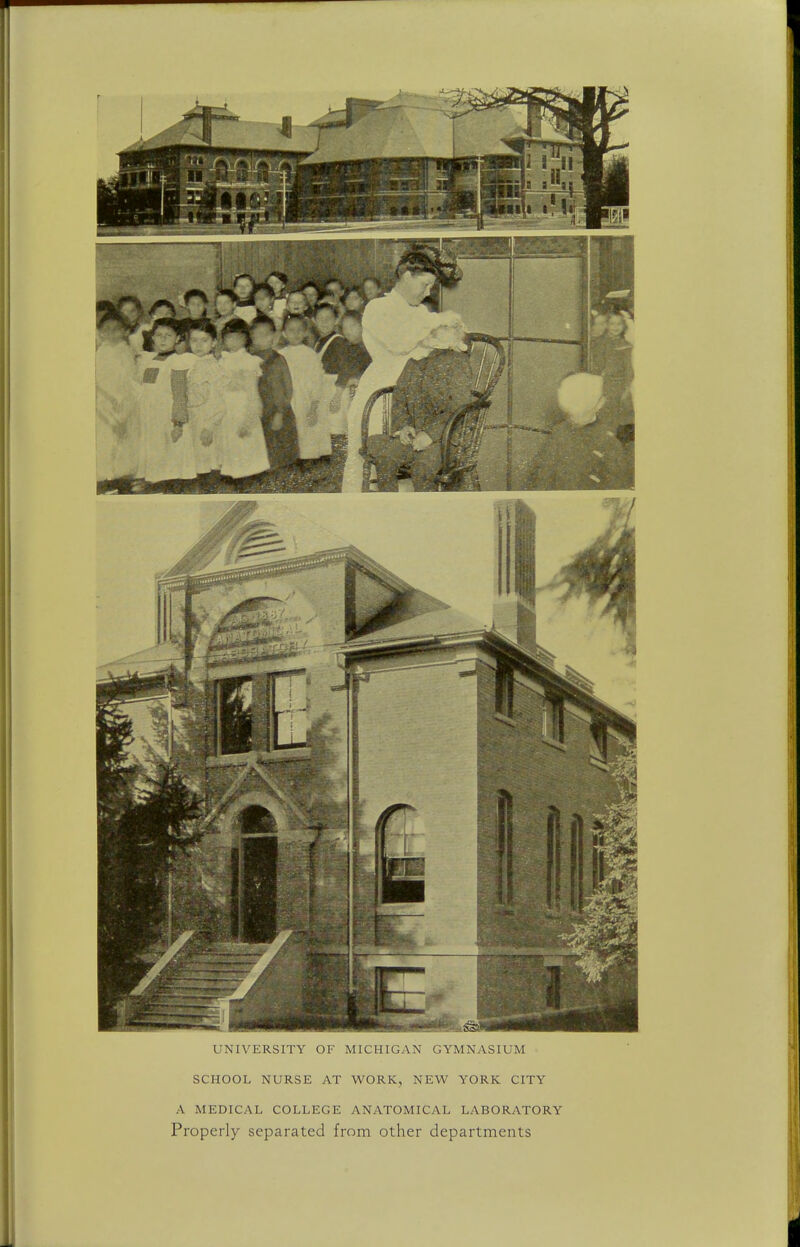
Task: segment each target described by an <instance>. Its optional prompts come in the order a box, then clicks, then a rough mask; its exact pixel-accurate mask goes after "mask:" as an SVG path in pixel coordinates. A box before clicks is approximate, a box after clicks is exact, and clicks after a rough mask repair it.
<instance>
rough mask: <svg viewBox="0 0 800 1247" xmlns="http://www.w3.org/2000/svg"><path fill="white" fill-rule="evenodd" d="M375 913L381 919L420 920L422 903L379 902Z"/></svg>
mask: <svg viewBox="0 0 800 1247" xmlns="http://www.w3.org/2000/svg"><path fill="white" fill-rule="evenodd" d="M375 913H376V914H377V915H378V916H379V917H381V918H422V917H423V916H424V914H425V902H424V901H379V902H378V904H377V905H376V906H375Z"/></svg>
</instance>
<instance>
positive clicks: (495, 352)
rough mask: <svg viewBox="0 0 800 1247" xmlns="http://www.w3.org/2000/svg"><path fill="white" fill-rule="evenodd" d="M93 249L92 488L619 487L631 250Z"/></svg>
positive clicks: (629, 434)
mask: <svg viewBox="0 0 800 1247" xmlns="http://www.w3.org/2000/svg"><path fill="white" fill-rule="evenodd" d="M96 252H97V259H96V264H97V277H96V295H97V308H96V312H97V322H96V323H97V328H96V346H97V350H96V381H97V412H96V419H97V488H98V492H100V493H111V494H127V493H135V494H142V493H144V494H150V493H238V494H241V493H245V494H252V493H256V494H258V493H340V492H341V493H361V492H380V493H386V492H389V493H392V492H394V493H400V492H426V491H427V492H447V493H456V492H460V491H475V490H479V489H488V490H507V489H513V490H526V491H527V490H536V491H540V490H541V491H562V490H601V491H602V490H626V489H633V486H634V430H635V417H634V315H635V303H634V255H633V239H632V237H631V236H630V235H620V234H613V233H608V234H593V235H589V236H587V235H585V234H572V235H569V234H545V235H535V234H527V235H503V234H483V235H479V236H472V235H467V236H460V235H459V236H455V235H450V236H444V235H438V236H434V237H430V236H428V237H420V238H417V239H414V238H407V237H399V238H382V237H374V236H365V237H360V238H354V237H348V238H338V239H337V238H327V237H326V238H321V239H320V238H312V237H305V238H295V239H288V238H287V239H284V238H280V237H277V238H270V239H246V240H244V241H242V240H233V239H231V240H215V241H210V240H209V241H201V242H193V241H177V242H171V241H166V242H161V241H159V242H135V241H134V242H131V241H127V240H126V241H124V242H114V241H108V242H101V243H98V245H97V248H96Z"/></svg>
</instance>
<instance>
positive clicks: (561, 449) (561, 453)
mask: <svg viewBox="0 0 800 1247" xmlns="http://www.w3.org/2000/svg"><path fill="white" fill-rule="evenodd" d="M604 401H605V400H604V398H603V378H602V377H599V376H596V375H595V374H594V373H590V372H575V373H571V374H570V375H569V376H568V377H565V378H564V380H563V381H562V382H561V384H560V386H559V387H558V405H559V407H560V408H561V411H562V412H563V413H564V417H565V418H564V419H563V420H561V421H560V422H559V423H558V424H557V425H555V427H554V428H553V430H552V432H551V433H550V434H549V436H548V438H547V441H546V442H545V445H544V449H543V451H542V456H541V459H540V460H539V463H538V464H537V466H536V468H535V469H534V478H533V481H532V488H533V489H552V490H555V489H632V488H633V473H632V466H631V464H630V460H629V457H628V456H626V455H625V454H624V452H623V448H622V446H621V445H620V443H619V441H618V440H617V437H616V435H615V433H614V431H613V430H609V429H607V428H605V427H604V426H603V425H602V424H601V423H598V419H597V416H598V412H599V411H600V409H601V407H602V406H603V403H604Z"/></svg>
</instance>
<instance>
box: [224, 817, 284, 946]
mask: <svg viewBox="0 0 800 1247" xmlns="http://www.w3.org/2000/svg"><path fill="white" fill-rule="evenodd" d="M231 852H232V861H231V866H232V872H231V873H232V878H231V885H232V886H231V891H232V896H231V902H232V904H231V935H232V937H233V938H234V939H236V940H241V941H242V942H243V943H246V944H267V943H269V942H270V941H271V940H274V938H275V936H276V934H277V925H276V924H277V900H278V827H277V824H276V822H275V819H274V818H273V817H272V815H271V814H270V812H269V810H265V809H264V808H263V806H260V805H251V806H248V807H247V808H246V809H244V810H242V813H241V815H240V819H239V843H238V846H234V848H233V849H232V851H231Z"/></svg>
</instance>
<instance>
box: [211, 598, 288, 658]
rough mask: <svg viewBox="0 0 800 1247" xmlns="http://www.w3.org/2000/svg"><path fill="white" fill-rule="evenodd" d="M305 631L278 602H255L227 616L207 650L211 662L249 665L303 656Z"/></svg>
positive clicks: (286, 608)
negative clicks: (261, 660) (255, 661)
mask: <svg viewBox="0 0 800 1247" xmlns="http://www.w3.org/2000/svg"><path fill="white" fill-rule="evenodd" d="M308 645H309V637H308V627H307V625H306V623H304V622H303V620H302V619H301V618H300V616H299V615H297V614H296V613H294V612H293V611H292V609H291V606H287V604H286V603H285V602H281V601H279V599H277V598H254V599H252V600H251V601H249V602H243V603H242V604H241V606H237V607H236V608H235V609H234V610H232V611H231V612H230V614H228V615H226V616H225V618H224V619H223V620H222V622H221V624H220V625H219V627H218V628H217V630H216V632H215V633H214V635H213V637H212V638H211V644H210V646H209V650H208V658H209V661H210V662H217V663H223V662H224V663H232V662H250V661H252V660H258V659H261V658H276V657H281V658H282V657H285V656H287V655H291V654H302V653H304V652H305V651H306V650H307V649H308Z"/></svg>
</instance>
